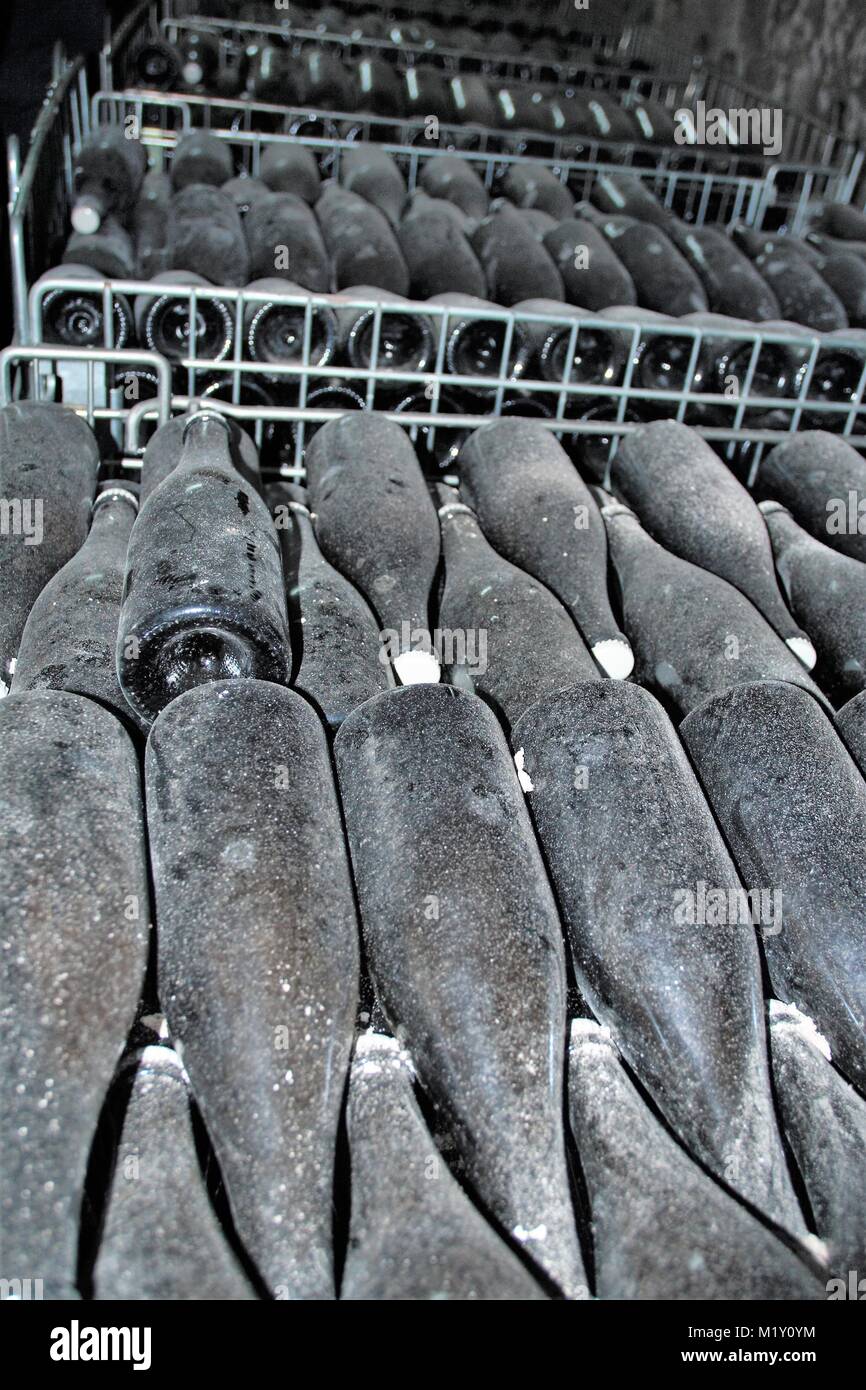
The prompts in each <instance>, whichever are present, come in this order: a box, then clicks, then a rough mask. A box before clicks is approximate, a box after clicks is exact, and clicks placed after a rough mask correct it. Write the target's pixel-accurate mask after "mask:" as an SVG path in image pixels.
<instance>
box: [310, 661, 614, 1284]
mask: <svg viewBox="0 0 866 1390" xmlns="http://www.w3.org/2000/svg"><path fill="white" fill-rule="evenodd" d="M334 755H335V759H336V766H337V776H338V780H339V785H340V792H341V796H342V801H343V809H344V812H345V817H346V829H347V833H348V838H349V846H350V850H351V856H352V866H353V870H354V877H355V885H356V888H357V890H358V899H359V907H360V914H361V922H362V927H363V932H364V939H365V942H366V947H367V960H368V962H369V966H370V971H371V974H372V977H373V980H374V983H375V986H376V991H377V995H378V998H379V1001H380V1002H381V1004H382V1006H383V1008H384V1010H385V1013H386V1015H387V1017H388V1019H389V1021H390V1023H391V1026H392V1030H394V1029H398V1028H399V1030H400V1037H401V1039H402V1041H403V1042H404V1045H405V1046H406V1048H407V1050H408V1052H409V1054H410V1056H411V1058H412V1061H413V1064H414V1066H415V1068H416V1070H417V1072H418V1077H419V1080H420V1082H421V1085H422V1086H423V1088H424V1090H425V1091H426V1093H427V1094H428V1095H429V1096H430V1097H431V1099H432V1100H433V1103H434V1104H435V1106H436V1108H437V1109H438V1110H439V1111H440V1112H441V1113H442V1114H443V1116H444V1117H445V1119H446V1123H447V1127H448V1131H449V1133H450V1134H451V1135H453V1138H454V1140H455V1142H456V1144H457V1145H458V1149H459V1153H460V1156H461V1158H462V1160H463V1164H464V1168H465V1174H466V1178H467V1180H468V1183H469V1185H470V1186H471V1188H472V1189H473V1190H474V1192H475V1193H476V1194H477V1197H478V1199H479V1201H480V1202H481V1204H482V1206H483V1207H484V1208H485V1209H486V1210H487V1211H489V1213H490V1215H491V1216H492V1218H493V1219H494V1220H495V1221H496V1222H497V1224H498V1225H499V1227H500V1229H501V1230H503V1231H504V1232H505V1233H507V1235H508V1236H509V1237H510V1239H511V1240H512V1241H515V1242H517V1243H518V1244H519V1245H520V1247H521V1248H522V1250H523V1252H524V1254H525V1255H526V1257H527V1258H528V1259H529V1260H531V1261H532V1262H533V1264H534V1265H535V1266H536V1267H537V1268H539V1269H540V1270H542V1271H543V1272H544V1273H545V1274H546V1275H547V1276H548V1278H549V1279H550V1280H552V1282H553V1283H554V1285H556V1286H557V1287H558V1288H559V1289H560V1290H561V1291H562V1292H563V1293H564V1294H565V1295H566V1296H567V1297H580V1296H581V1293H583V1294H584V1296H585V1293H586V1276H585V1274H584V1270H583V1264H582V1260H581V1255H580V1249H579V1246H578V1242H577V1238H576V1233H575V1227H574V1215H573V1211H572V1204H571V1197H570V1193H569V1188H568V1178H567V1174H566V1165H565V1147H564V1135H563V1125H562V1071H563V1050H564V1041H565V1039H564V1033H565V962H564V953H563V944H562V932H561V928H560V925H559V919H558V916H557V912H556V906H555V904H554V901H553V895H552V893H551V890H550V886H549V884H548V882H547V878H546V875H545V872H544V867H543V865H542V862H541V857H540V854H539V851H538V846H537V843H536V840H535V837H534V835H533V832H532V826H531V824H530V820H529V814H528V812H527V809H526V806H525V803H524V799H523V797H522V795H521V792H520V786H519V784H518V781H517V778H516V776H515V773H514V767H513V764H512V762H511V758H510V756H509V753H508V747H507V745H506V742H505V739H504V736H503V734H502V731H501V729H500V727H499V724H498V723H497V720H496V716H495V715H494V714H493V712H492V711H491V710H490V709H488V708H487V706H486V705H485V704H484V702H483V701H482V700H479V699H477V698H476V697H475V696H474V695H469V694H468V693H466V692H464V691H459V690H453V689H451V688H449V687H447V686H431V685H426V686H417V687H415V688H413V689H411V690H392V691H389V692H388V693H387V694H385V695H377V696H376V697H375V699H373V700H368V701H367V703H366V704H365V705H362V706H361V708H360V709H357V710H355V711H354V713H353V714H351V715H350V716H349V718H348V719H347V720H346V721H345V723H344V724H343V726H342V728H341V729H340V731H339V733H338V734H337V737H336V739H335V741H334ZM372 819H374V820H375V822H376V824H377V825H378V826H379V829H380V832H381V833H379V834H377V835H375V836H371V835H370V833H369V827H370V824H371V820H372ZM503 1001H507V1007H505V1006H504V1003H503Z"/></svg>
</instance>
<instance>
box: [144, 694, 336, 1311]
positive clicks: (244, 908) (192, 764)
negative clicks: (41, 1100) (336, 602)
mask: <svg viewBox="0 0 866 1390" xmlns="http://www.w3.org/2000/svg"><path fill="white" fill-rule="evenodd" d="M145 776H146V787H147V806H148V830H149V835H150V846H151V859H152V865H153V881H154V890H155V897H156V908H157V913H158V916H159V943H158V976H159V987H160V998H161V1000H162V1003H163V1007H164V1009H165V1013H166V1017H167V1019H168V1023H169V1027H170V1029H171V1034H172V1037H173V1038H175V1039H176V1041H177V1045H178V1046H179V1047H181V1048H182V1055H183V1061H184V1065H185V1066H186V1068H187V1071H188V1072H189V1075H190V1079H191V1082H192V1086H193V1091H194V1093H195V1096H196V1099H197V1101H198V1104H199V1106H200V1108H201V1113H202V1117H203V1119H204V1122H205V1125H206V1126H207V1130H208V1134H209V1135H210V1139H211V1142H212V1144H213V1147H214V1150H215V1153H216V1156H217V1159H218V1161H219V1165H220V1170H221V1172H222V1177H223V1180H224V1182H225V1186H226V1192H227V1195H228V1199H229V1204H230V1206H231V1211H232V1216H233V1219H234V1225H235V1228H236V1230H237V1233H238V1236H239V1237H240V1239H241V1241H242V1242H243V1244H244V1246H245V1248H246V1250H247V1252H248V1254H249V1256H250V1258H251V1259H252V1261H253V1262H254V1264H255V1266H256V1268H257V1270H258V1272H259V1274H260V1276H261V1278H262V1279H263V1280H264V1282H265V1284H266V1286H267V1288H268V1289H269V1290H270V1292H271V1294H272V1295H273V1296H275V1297H277V1298H283V1299H326V1298H333V1297H334V1274H333V1235H332V1219H333V1218H332V1201H333V1182H334V1154H335V1148H336V1141H337V1126H338V1122H339V1117H340V1108H341V1105H342V1098H343V1088H344V1085H345V1078H346V1074H347V1071H348V1066H349V1056H350V1052H351V1046H352V1036H353V1031H354V1021H355V1014H356V1011H357V1005H358V935H357V922H356V918H355V908H354V902H353V898H352V884H351V879H350V876H349V866H348V860H347V855H346V849H345V845H344V841H343V832H342V826H341V822H340V810H339V806H338V803H337V797H336V793H335V791H334V783H333V774H332V772H331V766H330V758H329V755H328V745H327V739H326V736H325V731H324V729H323V727H322V724H321V722H320V720H319V717H318V715H317V714H316V713H315V711H314V710H313V709H312V708H311V707H310V706H309V705H308V704H307V703H306V701H305V700H303V699H302V698H301V696H300V695H297V694H295V692H294V691H291V690H284V689H281V688H280V687H279V686H276V685H272V684H270V683H269V682H267V681H259V680H248V681H238V680H225V681H217V682H215V683H212V684H210V685H206V686H201V687H200V688H199V689H197V690H188V691H187V692H186V693H185V694H184V695H183V696H181V697H180V698H179V699H177V700H174V701H173V702H172V704H171V705H170V706H169V707H168V708H167V709H165V710H164V711H163V713H162V714H161V715H160V717H159V719H158V720H157V722H156V723H155V725H154V727H153V730H152V731H151V735H150V738H149V740H148V745H147V756H146V760H145ZM287 846H291V852H289V853H287V852H286V850H287ZM241 926H242V929H240V928H241ZM239 987H240V990H241V993H242V996H243V998H242V1001H239V994H238V990H239Z"/></svg>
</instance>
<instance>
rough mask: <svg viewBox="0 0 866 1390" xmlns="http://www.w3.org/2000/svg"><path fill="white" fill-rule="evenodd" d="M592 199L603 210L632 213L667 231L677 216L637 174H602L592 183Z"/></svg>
mask: <svg viewBox="0 0 866 1390" xmlns="http://www.w3.org/2000/svg"><path fill="white" fill-rule="evenodd" d="M591 197H592V201H593V204H594V206H595V207H597V208H598V209H599V211H600V212H603V213H608V214H610V216H612V217H620V216H622V217H631V218H634V219H635V220H636V221H638V222H643V223H646V224H648V225H650V226H654V227H661V229H662V230H663V231H665V232H667V231H668V228H669V227H670V226H671V224H672V223H673V222H675V221H676V218H675V216H674V214H673V212H671V210H670V208H666V207H665V206H664V205H663V204H662V203H660V202H659V200H658V198H657V197H656V196H655V194H654V193H653V192H652V191H651V190H650V189H649V188H647V185H646V183H645V182H644V180H643V179H641V178H639V177H638V176H637V174H626V173H622V174H599V176H598V177H597V178H596V180H595V182H594V183H593V185H592V192H591Z"/></svg>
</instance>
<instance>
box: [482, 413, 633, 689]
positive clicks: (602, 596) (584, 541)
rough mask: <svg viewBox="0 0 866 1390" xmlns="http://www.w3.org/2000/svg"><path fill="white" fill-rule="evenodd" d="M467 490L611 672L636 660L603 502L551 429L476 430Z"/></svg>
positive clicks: (502, 548)
mask: <svg viewBox="0 0 866 1390" xmlns="http://www.w3.org/2000/svg"><path fill="white" fill-rule="evenodd" d="M460 464H461V469H462V473H461V477H462V483H461V491H462V493H463V494H464V495H465V497H466V501H467V502H468V503H469V505H470V506H471V507H472V509H473V511H474V512H475V514H476V516H477V517H478V521H479V524H480V526H481V529H482V531H483V532H484V534H485V536H486V537H487V539H488V541H489V542H490V544H491V545H492V546H494V547H495V549H496V550H497V551H498V552H499V554H500V555H503V556H504V557H505V559H507V560H510V561H511V563H512V564H515V565H518V566H519V567H520V568H521V569H524V570H526V571H527V572H528V573H529V574H532V575H534V576H535V578H536V579H540V580H541V582H542V583H543V584H546V585H547V587H548V589H551V590H552V591H553V593H554V594H555V595H556V597H557V598H558V599H559V601H560V603H563V604H564V605H565V607H566V608H567V609H568V612H569V613H570V614H571V616H572V618H573V619H574V621H575V623H576V625H577V627H578V630H579V631H580V633H581V635H582V637H583V639H584V641H585V642H586V644H587V646H588V647H589V648H590V650H591V652H592V655H593V656H594V658H595V660H596V661H597V662H598V664H599V666H600V667H601V669H602V670H603V671H604V673H605V675H608V676H612V677H614V678H615V679H625V677H626V676H628V675H629V674H630V672H631V669H632V666H633V664H634V658H633V656H632V652H631V648H630V647H629V644H628V641H627V639H626V638H625V637H624V635H623V634H622V633H621V632H620V630H619V628H618V626H617V623H616V619H615V618H614V616H613V612H612V610H611V606H610V599H609V597H608V592H607V542H606V540H605V533H604V525H603V524H602V521H601V518H600V516H599V512H598V508H597V506H596V505H595V502H594V501H593V498H592V496H591V494H590V492H589V490H588V489H587V487H586V486H585V484H584V483H583V481H582V479H581V478H580V475H579V474H578V472H577V470H576V469H575V468H574V465H573V464H572V463H571V461H570V459H569V458H568V455H567V454H566V453H565V451H564V450H563V449H562V447H561V445H559V444H558V443H557V441H556V440H555V439H554V437H553V435H552V434H551V433H550V431H549V430H547V429H545V427H544V426H543V425H536V424H534V423H531V422H527V421H523V420H500V421H494V422H492V423H491V424H489V425H482V427H481V429H478V430H476V431H475V433H474V434H472V435H470V437H469V439H468V440H467V441H466V443H465V444H464V446H463V449H462V450H461V454H460Z"/></svg>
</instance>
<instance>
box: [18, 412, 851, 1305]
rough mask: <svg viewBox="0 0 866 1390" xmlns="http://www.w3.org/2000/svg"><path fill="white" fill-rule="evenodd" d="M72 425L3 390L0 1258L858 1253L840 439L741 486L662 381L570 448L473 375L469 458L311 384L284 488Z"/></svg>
mask: <svg viewBox="0 0 866 1390" xmlns="http://www.w3.org/2000/svg"><path fill="white" fill-rule="evenodd" d="M106 464H107V461H103V460H101V459H100V450H99V447H98V444H97V441H96V439H95V437H94V435H93V433H92V432H91V430H90V429H89V427H88V426H87V425H86V424H85V423H84V422H83V421H82V420H81V419H80V418H79V417H78V416H77V415H76V414H75V413H74V412H72V411H71V410H69V409H68V408H67V407H63V406H60V405H55V404H42V403H38V402H19V403H16V404H13V405H7V406H5V407H4V408H3V409H2V410H0V494H2V496H3V498H4V508H5V509H6V510H5V511H4V528H3V531H2V534H0V581H2V588H3V593H4V596H5V598H4V605H3V609H2V613H0V662H2V676H3V680H4V684H5V686H7V687H8V694H7V695H6V698H4V699H3V700H2V701H0V756H2V760H3V768H4V785H3V795H2V797H0V918H2V928H3V930H2V939H3V942H4V947H5V949H4V950H3V952H2V953H0V970H2V973H3V985H2V997H3V1008H2V1011H0V1063H2V1065H0V1077H2V1082H0V1085H2V1089H3V1107H4V1115H5V1124H4V1126H3V1128H2V1131H0V1207H2V1212H3V1227H4V1230H3V1244H2V1254H0V1277H2V1278H3V1279H5V1280H17V1279H24V1278H27V1277H29V1276H30V1274H31V1273H32V1271H34V1270H37V1269H38V1270H39V1271H40V1278H41V1279H42V1284H43V1289H42V1291H43V1295H44V1297H46V1298H58V1299H64V1298H77V1297H85V1298H97V1299H129V1298H137V1299H178V1300H182V1299H202V1298H205V1299H214V1300H216V1299H222V1300H235V1299H237V1300H248V1299H256V1298H274V1299H310V1300H314V1299H319V1300H322V1299H332V1298H334V1297H340V1298H342V1299H346V1300H352V1299H375V1300H379V1299H385V1300H393V1299H398V1298H403V1299H414V1300H433V1299H435V1300H441V1299H450V1300H476V1299H517V1300H524V1299H526V1300H541V1299H571V1300H580V1299H589V1298H619V1299H622V1298H625V1299H734V1298H735V1299H738V1300H739V1299H792V1300H793V1299H825V1298H827V1297H828V1296H830V1297H839V1296H843V1297H844V1296H846V1294H845V1292H844V1290H847V1287H848V1284H847V1281H848V1271H850V1270H852V1269H857V1268H862V1267H863V1260H864V1258H866V1224H864V1211H866V1162H864V1159H866V880H864V875H863V845H864V842H866V535H864V531H866V527H864V525H863V514H864V512H866V463H864V460H863V458H862V457H861V455H860V454H858V453H857V452H856V451H855V450H853V449H852V448H851V447H850V446H849V445H848V444H847V443H846V442H845V441H844V440H842V439H840V438H839V437H838V436H836V435H833V434H830V433H827V432H822V431H808V430H804V431H802V432H800V433H798V434H797V435H795V436H792V438H791V439H790V440H789V441H788V442H786V443H783V444H781V445H779V446H778V447H777V448H775V449H774V450H772V451H771V452H770V453H768V455H767V457H766V458H765V459H764V460H763V462H762V465H761V468H760V470H759V474H758V479H757V485H756V490H755V492H754V493H752V492H749V491H746V489H744V488H743V487H742V486H741V485H740V483H739V482H738V481H737V480H736V478H735V477H734V476H733V474H732V473H731V472H730V471H729V470H728V469H727V468H726V466H725V464H724V463H723V462H722V460H721V459H720V458H719V457H717V455H716V454H715V453H714V452H713V451H712V450H711V449H710V448H709V447H708V446H707V445H706V444H705V443H704V442H703V440H702V439H701V438H700V436H699V435H697V434H696V433H695V432H694V431H693V430H691V429H690V428H688V427H687V426H685V425H682V424H678V423H676V422H674V421H671V420H656V421H654V422H652V423H649V424H646V425H644V426H642V427H641V428H639V429H637V430H636V431H634V432H632V433H631V434H630V435H629V436H628V437H627V439H626V440H625V441H624V442H623V443H622V444H621V445H620V447H619V449H618V451H617V453H616V456H615V458H614V461H613V464H612V466H611V468H610V469H609V470H608V473H607V475H606V477H605V479H604V485H600V484H599V483H598V482H597V481H596V480H594V479H593V478H591V477H584V476H582V475H581V473H580V472H579V471H578V470H577V469H576V468H575V466H574V464H573V462H572V461H571V460H570V459H569V458H568V456H567V455H566V454H565V453H564V452H563V450H562V449H561V447H560V446H559V445H558V444H557V442H556V440H555V438H554V437H553V436H552V434H551V433H550V432H549V431H548V430H546V429H545V428H544V427H543V426H541V425H538V424H534V423H532V422H529V421H525V420H516V419H499V420H495V421H491V422H490V423H488V424H486V425H485V426H484V427H482V428H481V429H478V430H477V431H475V432H474V433H473V434H472V435H471V436H470V437H469V438H468V439H467V440H466V441H465V443H464V444H463V446H462V448H461V450H460V455H459V459H458V466H459V467H458V471H459V480H460V485H459V489H456V488H452V487H448V486H445V485H443V484H429V483H428V482H427V480H426V479H425V477H424V474H423V472H422V469H421V466H420V464H419V460H418V458H417V456H416V454H415V451H414V449H413V447H412V444H411V443H410V441H409V439H408V437H407V434H406V433H405V432H404V430H403V429H402V428H401V427H400V426H399V425H397V424H395V423H394V422H393V421H389V420H387V419H385V418H383V417H382V416H381V415H377V414H373V413H361V414H357V413H356V414H352V413H347V414H345V415H343V416H341V417H340V418H339V419H336V420H333V421H331V422H329V423H327V424H326V425H324V426H323V427H322V428H321V429H320V430H319V431H318V432H317V433H316V435H315V437H314V438H313V440H312V442H311V443H310V445H309V447H308V449H307V452H306V458H305V465H306V475H305V485H304V486H303V487H300V486H297V485H294V484H291V485H290V484H288V483H286V482H285V481H281V480H279V479H270V480H269V479H268V478H267V476H263V474H262V471H261V467H260V460H259V459H258V457H257V455H256V452H255V449H254V448H253V447H252V444H251V441H250V439H249V437H248V436H246V435H244V434H243V433H242V432H240V431H239V430H237V428H236V427H235V425H234V424H233V423H232V422H231V421H230V420H229V419H227V418H226V417H225V416H224V415H221V414H220V413H219V412H218V411H217V410H214V409H211V408H207V409H199V410H195V411H193V412H192V413H190V414H188V415H186V416H181V417H177V418H174V419H172V420H170V421H169V422H168V423H167V424H165V425H163V426H162V427H161V428H160V429H159V430H158V431H157V432H156V433H155V434H154V436H153V438H152V439H151V440H150V442H149V444H148V447H147V450H146V451H145V454H144V457H143V459H142V466H141V474H140V478H139V480H138V481H137V482H135V483H133V482H131V481H130V480H129V473H128V471H125V470H124V469H123V468H120V467H114V466H111V467H108V466H106ZM7 518H8V523H9V524H8V525H7V524H6V520H7ZM239 923H240V924H242V930H239V929H238V924H239ZM215 1175H218V1177H217V1178H216V1179H215ZM573 1175H577V1177H578V1181H573ZM836 1289H842V1290H843V1293H842V1294H841V1295H840V1294H839V1293H838V1292H834V1290H836Z"/></svg>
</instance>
